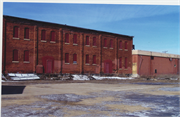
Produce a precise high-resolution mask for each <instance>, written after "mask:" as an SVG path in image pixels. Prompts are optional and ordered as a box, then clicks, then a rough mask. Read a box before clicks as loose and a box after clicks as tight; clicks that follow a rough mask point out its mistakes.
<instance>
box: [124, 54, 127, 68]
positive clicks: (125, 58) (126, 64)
mask: <svg viewBox="0 0 180 117" xmlns="http://www.w3.org/2000/svg"><path fill="white" fill-rule="evenodd" d="M124 62H125V69H127V57H125V61H124Z"/></svg>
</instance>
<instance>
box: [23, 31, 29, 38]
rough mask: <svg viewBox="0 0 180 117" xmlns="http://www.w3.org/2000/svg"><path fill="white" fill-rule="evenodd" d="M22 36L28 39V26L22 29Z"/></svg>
mask: <svg viewBox="0 0 180 117" xmlns="http://www.w3.org/2000/svg"><path fill="white" fill-rule="evenodd" d="M24 38H25V39H29V28H25V29H24Z"/></svg>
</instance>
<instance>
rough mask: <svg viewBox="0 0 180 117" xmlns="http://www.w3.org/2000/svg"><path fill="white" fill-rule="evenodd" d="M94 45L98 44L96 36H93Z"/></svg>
mask: <svg viewBox="0 0 180 117" xmlns="http://www.w3.org/2000/svg"><path fill="white" fill-rule="evenodd" d="M93 46H96V37H93Z"/></svg>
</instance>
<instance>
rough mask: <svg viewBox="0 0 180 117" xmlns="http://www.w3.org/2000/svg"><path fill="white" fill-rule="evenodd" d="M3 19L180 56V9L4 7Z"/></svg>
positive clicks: (54, 5)
mask: <svg viewBox="0 0 180 117" xmlns="http://www.w3.org/2000/svg"><path fill="white" fill-rule="evenodd" d="M3 15H10V16H15V17H21V18H28V19H33V20H40V21H46V22H53V23H58V24H66V25H70V26H76V27H82V28H88V29H94V30H100V31H106V32H113V33H118V34H124V35H129V36H134V38H133V44H134V45H135V49H136V50H147V51H156V52H162V51H168V52H167V53H171V54H180V47H179V46H180V41H179V40H180V23H179V22H180V6H178V5H122V4H72V3H71V4H68V3H15V2H4V3H3Z"/></svg>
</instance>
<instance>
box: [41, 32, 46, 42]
mask: <svg viewBox="0 0 180 117" xmlns="http://www.w3.org/2000/svg"><path fill="white" fill-rule="evenodd" d="M41 40H46V31H45V30H42V31H41Z"/></svg>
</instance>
